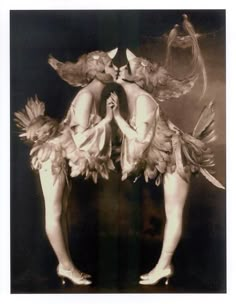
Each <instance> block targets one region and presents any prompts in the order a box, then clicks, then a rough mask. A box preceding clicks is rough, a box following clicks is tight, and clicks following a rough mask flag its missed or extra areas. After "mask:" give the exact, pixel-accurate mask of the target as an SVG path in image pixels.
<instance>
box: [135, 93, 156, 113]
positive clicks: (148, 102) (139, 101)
mask: <svg viewBox="0 0 236 304" xmlns="http://www.w3.org/2000/svg"><path fill="white" fill-rule="evenodd" d="M136 106H138V107H139V108H140V107H141V108H144V109H146V110H148V109H150V110H155V109H157V108H158V107H159V105H158V103H157V101H156V100H155V99H154V98H153V97H152V95H150V94H149V93H147V92H145V91H140V92H139V94H138V95H137V97H136Z"/></svg>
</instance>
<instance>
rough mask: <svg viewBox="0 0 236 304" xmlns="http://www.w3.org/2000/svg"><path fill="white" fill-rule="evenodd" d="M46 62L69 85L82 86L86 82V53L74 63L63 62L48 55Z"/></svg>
mask: <svg viewBox="0 0 236 304" xmlns="http://www.w3.org/2000/svg"><path fill="white" fill-rule="evenodd" d="M48 63H49V64H50V65H51V67H52V68H53V69H54V70H55V71H56V72H57V74H58V75H59V76H60V77H61V78H62V79H63V80H64V81H66V82H67V83H68V84H70V85H71V86H74V87H81V86H82V87H83V86H85V85H87V84H88V79H87V77H86V69H87V65H86V55H83V56H81V57H80V58H79V60H78V61H77V62H75V63H73V62H69V61H67V62H65V63H63V62H61V61H58V60H57V59H56V58H54V57H53V56H51V55H50V56H49V59H48Z"/></svg>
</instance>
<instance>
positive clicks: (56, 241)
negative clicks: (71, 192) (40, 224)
mask: <svg viewBox="0 0 236 304" xmlns="http://www.w3.org/2000/svg"><path fill="white" fill-rule="evenodd" d="M39 174H40V181H41V185H42V190H43V195H44V202H45V228H46V233H47V236H48V239H49V242H50V244H51V246H52V247H53V250H54V252H55V254H56V256H57V259H58V261H59V263H60V264H61V265H62V266H63V268H65V269H70V268H72V267H73V263H72V261H71V258H70V255H69V252H68V250H67V245H66V242H65V238H64V233H63V229H62V218H63V216H64V215H63V195H64V191H65V186H66V184H65V183H66V181H65V178H64V176H63V175H61V176H59V177H58V178H57V179H56V180H55V176H54V175H53V174H52V172H51V163H50V162H47V163H45V164H44V165H43V168H42V169H41V170H40V171H39Z"/></svg>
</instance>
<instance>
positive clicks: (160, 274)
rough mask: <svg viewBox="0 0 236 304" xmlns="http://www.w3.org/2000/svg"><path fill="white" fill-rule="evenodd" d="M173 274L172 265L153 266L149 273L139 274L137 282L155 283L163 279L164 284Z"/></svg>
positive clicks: (143, 283) (142, 283)
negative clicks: (161, 267)
mask: <svg viewBox="0 0 236 304" xmlns="http://www.w3.org/2000/svg"><path fill="white" fill-rule="evenodd" d="M173 275H174V270H173V266H169V267H166V268H164V269H158V268H156V269H155V268H154V269H153V270H151V271H150V272H149V273H146V274H143V275H141V276H140V278H141V280H140V281H139V284H141V285H155V284H157V283H158V282H159V281H160V280H161V279H164V278H165V279H166V280H165V285H168V284H169V279H170V277H172V276H173Z"/></svg>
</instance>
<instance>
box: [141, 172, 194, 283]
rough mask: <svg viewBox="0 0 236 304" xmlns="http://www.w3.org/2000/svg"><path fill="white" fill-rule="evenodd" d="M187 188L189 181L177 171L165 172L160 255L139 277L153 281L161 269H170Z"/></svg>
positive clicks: (179, 231) (179, 234) (179, 232)
mask: <svg viewBox="0 0 236 304" xmlns="http://www.w3.org/2000/svg"><path fill="white" fill-rule="evenodd" d="M188 190H189V183H188V182H186V181H185V180H183V179H182V178H181V177H180V176H179V174H178V173H176V172H174V173H166V174H165V176H164V198H165V213H166V224H165V231H164V240H163V246H162V251H161V256H160V258H159V260H158V262H157V264H156V266H155V267H154V269H153V270H152V271H150V272H149V273H148V274H147V275H143V276H141V279H144V280H151V281H153V280H154V279H155V277H156V278H157V279H158V276H161V271H163V270H166V269H170V267H171V261H172V257H173V254H174V252H175V249H176V247H177V245H178V243H179V241H180V238H181V235H182V224H183V209H184V205H185V202H186V198H187V194H188ZM164 272H165V271H164ZM147 283H148V282H147Z"/></svg>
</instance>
